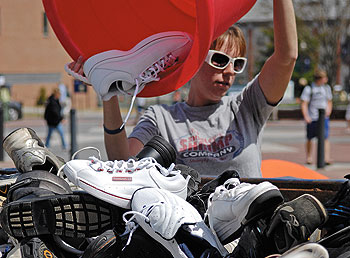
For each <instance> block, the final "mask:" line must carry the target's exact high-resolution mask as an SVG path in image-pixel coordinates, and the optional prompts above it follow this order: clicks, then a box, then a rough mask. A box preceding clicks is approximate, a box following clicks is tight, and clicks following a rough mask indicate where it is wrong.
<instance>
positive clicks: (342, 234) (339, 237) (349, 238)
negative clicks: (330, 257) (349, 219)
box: [318, 226, 350, 249]
mask: <svg viewBox="0 0 350 258" xmlns="http://www.w3.org/2000/svg"><path fill="white" fill-rule="evenodd" d="M318 243H319V244H320V245H322V246H324V247H326V248H327V249H329V248H340V247H342V246H344V245H348V244H349V243H350V226H347V227H345V228H343V229H341V230H339V231H337V232H335V233H333V234H331V235H328V234H327V235H326V237H324V238H322V239H320V240H319V241H318Z"/></svg>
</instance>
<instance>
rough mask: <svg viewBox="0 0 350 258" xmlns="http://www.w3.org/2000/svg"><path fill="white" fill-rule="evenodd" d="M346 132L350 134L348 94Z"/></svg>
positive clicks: (349, 102) (349, 101) (349, 95)
mask: <svg viewBox="0 0 350 258" xmlns="http://www.w3.org/2000/svg"><path fill="white" fill-rule="evenodd" d="M345 120H346V132H347V133H349V134H350V94H348V105H347V106H346V112H345Z"/></svg>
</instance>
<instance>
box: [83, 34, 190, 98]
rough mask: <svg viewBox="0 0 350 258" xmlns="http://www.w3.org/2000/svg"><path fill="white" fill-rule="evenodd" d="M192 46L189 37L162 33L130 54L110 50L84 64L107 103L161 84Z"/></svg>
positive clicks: (141, 44) (149, 38) (155, 35)
mask: <svg viewBox="0 0 350 258" xmlns="http://www.w3.org/2000/svg"><path fill="white" fill-rule="evenodd" d="M191 47H192V39H191V38H190V35H189V34H187V33H185V32H179V31H169V32H161V33H158V34H154V35H152V36H150V37H148V38H146V39H144V40H142V41H141V42H140V43H138V44H137V45H136V46H135V47H133V48H132V49H130V50H129V51H120V50H110V51H106V52H102V53H99V54H96V55H94V56H92V57H90V58H89V59H87V60H86V62H85V63H84V73H85V75H86V77H87V78H88V81H89V82H90V83H91V84H92V86H93V87H94V89H95V91H96V92H97V94H98V95H100V96H101V97H102V99H103V100H108V99H110V98H111V97H112V96H114V95H118V94H121V93H122V94H128V95H136V94H137V93H139V92H140V91H141V90H142V89H143V88H144V86H145V85H146V84H147V83H149V82H152V81H158V80H159V79H160V76H162V75H164V74H165V73H166V72H167V71H168V70H169V69H171V68H172V67H173V66H175V65H176V64H180V63H183V62H184V61H185V59H186V58H187V55H188V53H189V51H190V49H191ZM136 89H137V92H136V94H135V93H134V92H135V91H136Z"/></svg>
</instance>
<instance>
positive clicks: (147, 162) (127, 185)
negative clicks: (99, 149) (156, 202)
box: [63, 157, 188, 208]
mask: <svg viewBox="0 0 350 258" xmlns="http://www.w3.org/2000/svg"><path fill="white" fill-rule="evenodd" d="M173 167H174V166H170V167H169V168H168V169H166V168H164V167H162V166H161V165H160V164H159V163H157V161H156V160H155V159H154V158H149V157H147V158H143V159H141V160H139V161H135V160H134V159H129V160H128V161H124V160H119V161H118V160H116V161H106V162H103V161H101V160H99V159H97V158H95V157H91V158H90V160H79V159H76V160H71V161H68V162H67V163H66V165H65V166H64V167H63V172H64V174H65V175H66V176H67V178H68V179H69V180H70V181H71V182H72V183H73V184H75V185H76V186H78V187H80V188H82V189H83V190H85V191H86V192H88V193H90V194H91V195H93V196H95V197H97V198H99V199H102V200H104V201H106V202H109V203H111V204H114V205H117V206H119V207H122V208H130V199H131V196H132V195H133V193H134V192H135V191H136V190H137V189H140V188H142V187H156V188H163V189H167V190H169V191H170V192H172V193H174V194H176V195H178V196H180V197H181V198H183V199H186V197H187V183H188V181H187V180H186V179H185V178H184V177H183V176H182V175H181V174H180V171H179V170H175V171H173V170H172V169H173Z"/></svg>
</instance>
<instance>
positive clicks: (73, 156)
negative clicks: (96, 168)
mask: <svg viewBox="0 0 350 258" xmlns="http://www.w3.org/2000/svg"><path fill="white" fill-rule="evenodd" d="M85 150H95V151H96V152H97V155H98V157H99V159H101V152H100V150H99V149H97V148H96V147H93V146H88V147H84V148H81V149H80V150H77V151H76V152H74V153H73V155H72V156H71V160H73V159H75V157H76V156H77V155H78V154H79V153H80V152H82V151H85ZM63 167H64V166H61V167H60V168H59V169H58V171H57V176H58V177H61V178H63V179H65V178H64V173H63V172H62V170H63Z"/></svg>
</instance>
